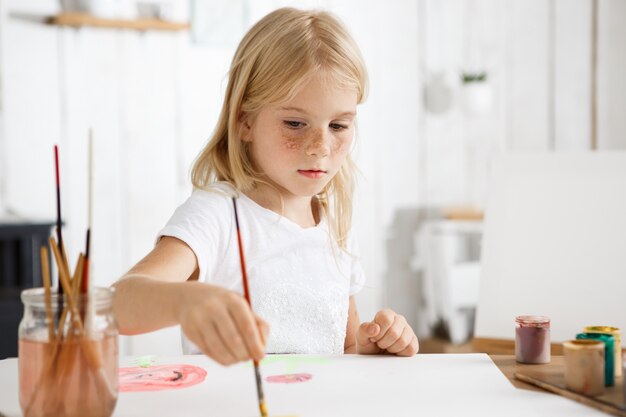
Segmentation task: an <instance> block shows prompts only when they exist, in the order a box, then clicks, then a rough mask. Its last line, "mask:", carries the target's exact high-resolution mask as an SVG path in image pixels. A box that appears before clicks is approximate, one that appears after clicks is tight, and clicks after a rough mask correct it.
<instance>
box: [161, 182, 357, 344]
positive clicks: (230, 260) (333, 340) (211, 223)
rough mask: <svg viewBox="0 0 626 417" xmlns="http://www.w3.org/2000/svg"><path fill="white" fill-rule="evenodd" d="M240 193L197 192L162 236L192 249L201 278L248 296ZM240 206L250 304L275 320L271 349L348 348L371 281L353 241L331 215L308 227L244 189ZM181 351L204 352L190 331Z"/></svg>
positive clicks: (226, 189) (224, 188)
mask: <svg viewBox="0 0 626 417" xmlns="http://www.w3.org/2000/svg"><path fill="white" fill-rule="evenodd" d="M236 195H237V193H236V191H234V189H233V188H232V187H231V186H230V185H228V184H227V183H216V184H213V185H212V186H211V187H210V188H209V189H208V190H206V191H205V190H195V191H194V192H193V193H192V195H191V196H190V197H189V198H188V199H187V201H186V202H185V203H183V204H182V205H181V206H180V207H178V208H177V209H176V211H175V212H174V214H173V215H172V218H171V219H170V220H169V221H168V223H167V225H166V226H165V227H164V228H163V229H162V230H161V231H160V232H159V234H158V238H160V237H161V236H173V237H176V238H178V239H180V240H182V241H183V242H185V243H186V244H187V245H188V246H189V247H190V248H191V249H192V250H193V252H194V253H195V255H196V258H197V260H198V265H199V269H200V271H199V272H200V275H199V280H200V281H201V282H206V283H210V284H214V285H219V286H222V287H225V288H228V289H230V290H233V291H235V292H237V293H239V294H243V284H242V275H241V264H240V260H239V248H238V244H237V231H236V226H235V217H234V209H233V201H232V196H236ZM237 210H238V213H239V227H240V230H241V239H242V241H243V250H244V256H245V261H246V269H247V273H248V285H249V290H250V299H251V302H252V308H253V310H254V312H255V313H256V314H257V315H259V316H260V317H262V318H263V319H265V320H266V321H268V322H269V324H270V336H269V339H268V340H267V350H266V351H267V353H310V354H341V353H343V346H344V339H345V334H346V325H347V320H348V302H349V296H350V295H353V294H356V293H357V292H358V291H360V290H361V288H362V287H363V284H364V281H365V276H364V273H363V269H362V267H361V264H360V262H359V258H358V256H357V248H356V245H355V243H354V241H353V240H352V239H349V240H348V245H347V251H345V250H341V249H339V248H338V247H337V246H336V244H334V243H333V241H332V239H331V237H330V233H329V230H328V225H327V223H326V220H325V219H322V220H321V221H320V223H319V224H318V225H317V226H315V227H311V228H302V227H301V226H299V225H297V224H296V223H294V222H292V221H291V220H289V219H287V218H286V217H283V216H281V215H279V214H277V213H275V212H273V211H271V210H268V209H265V208H263V207H261V206H259V205H258V204H257V203H255V202H254V201H253V200H251V199H250V198H248V197H247V196H245V195H244V194H242V193H240V194H239V198H238V199H237ZM183 351H184V352H185V353H186V354H188V353H198V350H197V348H196V347H195V346H193V344H191V342H189V341H188V340H186V338H185V337H184V335H183Z"/></svg>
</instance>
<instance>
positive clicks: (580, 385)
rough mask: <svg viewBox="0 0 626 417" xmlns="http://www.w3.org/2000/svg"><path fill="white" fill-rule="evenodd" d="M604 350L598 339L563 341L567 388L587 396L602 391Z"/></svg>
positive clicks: (598, 393) (602, 343) (603, 345)
mask: <svg viewBox="0 0 626 417" xmlns="http://www.w3.org/2000/svg"><path fill="white" fill-rule="evenodd" d="M604 350H605V344H604V342H601V341H599V340H590V339H586V340H570V341H567V342H564V343H563V355H564V359H565V386H566V387H567V389H569V390H571V391H576V392H579V393H581V394H584V395H589V396H596V395H601V394H603V393H604Z"/></svg>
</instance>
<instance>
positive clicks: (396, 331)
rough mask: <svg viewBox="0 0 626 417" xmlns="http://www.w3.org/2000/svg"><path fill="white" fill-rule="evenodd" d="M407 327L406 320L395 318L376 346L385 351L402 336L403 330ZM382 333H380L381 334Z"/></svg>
mask: <svg viewBox="0 0 626 417" xmlns="http://www.w3.org/2000/svg"><path fill="white" fill-rule="evenodd" d="M405 327H407V324H406V320H405V319H404V317H402V316H396V317H395V319H394V321H393V324H392V325H391V326H390V327H389V328H388V329H387V331H386V332H385V334H384V335H383V336H382V338H379V339H378V341H377V342H376V344H377V345H378V347H379V348H381V349H387V348H388V347H390V346H391V345H393V344H394V343H396V341H397V340H398V339H399V338H400V336H402V332H403V331H404V328H405ZM381 333H382V332H381Z"/></svg>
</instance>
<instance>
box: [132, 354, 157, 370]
mask: <svg viewBox="0 0 626 417" xmlns="http://www.w3.org/2000/svg"><path fill="white" fill-rule="evenodd" d="M155 360H156V355H146V356H140V357H138V358H136V359H135V360H134V361H133V362H134V363H136V364H137V366H140V367H142V368H149V367H151V366H152V365H154V362H155Z"/></svg>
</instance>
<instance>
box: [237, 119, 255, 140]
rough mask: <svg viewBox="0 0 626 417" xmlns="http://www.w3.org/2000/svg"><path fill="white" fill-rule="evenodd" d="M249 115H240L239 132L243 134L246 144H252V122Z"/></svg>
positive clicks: (242, 138)
mask: <svg viewBox="0 0 626 417" xmlns="http://www.w3.org/2000/svg"><path fill="white" fill-rule="evenodd" d="M251 119H252V118H251V117H250V115H249V114H247V113H241V114H240V115H239V129H240V130H239V131H240V132H241V140H242V141H244V142H252V127H251V126H250V124H251V122H252V120H251Z"/></svg>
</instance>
